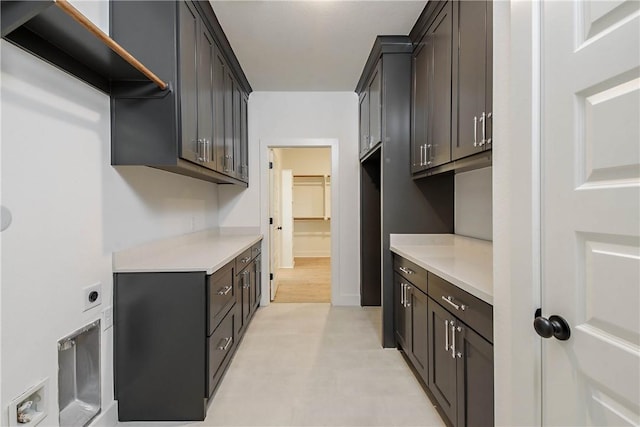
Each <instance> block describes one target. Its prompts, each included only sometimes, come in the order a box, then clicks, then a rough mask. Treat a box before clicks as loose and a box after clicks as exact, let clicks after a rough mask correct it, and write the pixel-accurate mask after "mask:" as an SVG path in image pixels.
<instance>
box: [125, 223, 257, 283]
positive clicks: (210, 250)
mask: <svg viewBox="0 0 640 427" xmlns="http://www.w3.org/2000/svg"><path fill="white" fill-rule="evenodd" d="M261 239H262V235H261V234H258V233H255V232H254V230H234V231H232V232H225V231H221V230H219V229H210V230H204V231H199V232H195V233H190V234H185V235H182V236H178V237H172V238H168V239H163V240H159V241H157V242H152V243H147V244H144V245H141V246H136V247H134V248H131V249H126V250H123V251H120V252H115V253H114V254H113V272H114V273H141V272H176V271H206V274H213V273H214V272H215V271H216V270H218V269H220V268H221V267H223V266H224V265H225V264H227V263H228V262H229V261H231V260H233V259H234V258H235V257H236V256H238V255H240V254H241V253H242V252H243V251H245V250H246V249H248V248H250V247H251V246H252V245H254V244H255V243H257V242H259V241H260V240H261Z"/></svg>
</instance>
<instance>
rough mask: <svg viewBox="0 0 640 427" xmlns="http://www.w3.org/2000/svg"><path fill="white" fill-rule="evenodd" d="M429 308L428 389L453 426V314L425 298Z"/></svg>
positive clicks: (454, 409) (455, 386) (455, 412)
mask: <svg viewBox="0 0 640 427" xmlns="http://www.w3.org/2000/svg"><path fill="white" fill-rule="evenodd" d="M428 311H429V390H431V393H433V396H434V397H435V399H436V401H437V402H438V404H439V405H440V407H441V408H442V411H443V412H444V413H445V415H446V416H447V417H448V418H449V421H450V422H451V424H453V425H454V426H455V425H457V424H456V415H457V398H458V396H457V382H456V375H457V372H456V370H457V366H456V365H457V360H456V359H457V358H456V357H455V355H452V354H453V353H452V351H453V347H452V344H453V342H452V340H451V338H452V336H453V333H452V330H451V329H452V324H454V325H455V317H454V316H453V315H452V314H451V313H449V312H448V311H446V310H445V309H444V308H442V307H441V306H440V305H439V304H437V303H435V302H434V301H433V300H432V299H429V301H428Z"/></svg>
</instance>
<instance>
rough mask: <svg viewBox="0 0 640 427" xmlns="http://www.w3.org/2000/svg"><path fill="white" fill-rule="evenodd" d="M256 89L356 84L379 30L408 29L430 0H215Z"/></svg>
mask: <svg viewBox="0 0 640 427" xmlns="http://www.w3.org/2000/svg"><path fill="white" fill-rule="evenodd" d="M210 2H211V4H212V6H213V10H214V11H215V13H216V16H217V17H218V20H219V21H220V25H221V26H222V29H223V30H224V32H225V34H226V35H227V38H228V39H229V42H230V43H231V47H232V48H233V51H234V52H235V54H236V56H237V57H238V60H239V62H240V65H241V66H242V69H243V70H244V72H245V74H246V75H247V78H248V79H249V83H250V84H251V86H252V87H253V90H254V91H353V90H354V89H355V86H356V84H357V82H358V79H359V78H360V74H361V73H362V69H363V67H364V64H365V62H366V60H367V57H368V55H369V52H370V50H371V47H372V46H373V42H374V40H375V37H376V36H377V35H379V34H380V35H407V34H408V33H409V31H410V30H411V28H412V27H413V24H414V23H415V22H416V19H417V18H418V16H419V15H420V12H422V9H423V8H424V6H425V4H426V3H427V2H426V0H411V1H404V0H397V1H342V0H298V1H277V0H261V1H245V0H210Z"/></svg>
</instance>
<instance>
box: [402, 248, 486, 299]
mask: <svg viewBox="0 0 640 427" xmlns="http://www.w3.org/2000/svg"><path fill="white" fill-rule="evenodd" d="M390 250H391V252H393V253H396V254H398V255H400V256H401V257H403V258H406V259H407V260H409V261H411V262H413V263H414V264H417V265H418V266H420V267H422V268H424V269H425V270H427V271H430V272H431V273H433V274H435V275H437V276H439V277H441V278H442V279H444V280H446V281H448V282H450V283H451V284H453V285H455V286H457V287H458V288H460V289H462V290H463V291H465V292H468V293H469V294H471V295H473V296H474V297H476V298H479V299H481V300H482V301H484V302H486V303H487V304H490V305H491V306H493V296H492V295H489V294H487V293H486V292H484V291H482V290H480V289H478V288H477V287H475V286H474V285H473V284H471V283H468V282H465V281H464V280H461V279H459V278H457V277H455V276H452V275H451V274H449V273H447V272H446V271H443V270H441V269H439V268H437V267H434V266H433V265H431V264H428V263H426V262H425V261H424V260H421V259H418V258H416V257H414V256H413V255H411V254H410V253H408V252H405V251H403V250H402V249H401V248H398V247H396V246H390Z"/></svg>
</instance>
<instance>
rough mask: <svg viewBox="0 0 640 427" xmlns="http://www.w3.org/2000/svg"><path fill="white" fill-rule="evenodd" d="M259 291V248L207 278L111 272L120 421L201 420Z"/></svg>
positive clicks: (188, 274) (187, 274) (198, 274)
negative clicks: (112, 274)
mask: <svg viewBox="0 0 640 427" xmlns="http://www.w3.org/2000/svg"><path fill="white" fill-rule="evenodd" d="M240 266H242V267H240ZM238 267H240V268H242V270H241V272H240V274H236V271H237V269H238ZM259 286H260V243H256V244H255V245H254V246H253V247H251V248H249V249H247V250H246V251H245V252H243V253H242V254H241V255H240V256H238V257H237V258H236V259H235V260H232V261H230V262H229V263H228V264H226V265H225V266H223V267H221V268H219V269H218V270H217V271H216V272H214V273H213V274H211V275H207V274H206V272H205V271H193V272H139V273H116V274H114V290H113V305H114V371H115V374H114V380H115V398H116V400H118V419H119V420H120V421H201V420H203V419H204V417H205V416H206V413H207V405H208V404H209V402H210V401H211V399H212V398H213V395H214V393H215V391H216V388H217V387H218V386H219V385H220V382H221V380H222V377H223V376H224V373H225V372H226V370H227V367H228V366H229V364H230V362H231V359H232V357H233V354H234V352H235V350H236V349H237V348H238V344H239V342H240V340H241V339H242V334H243V333H244V331H245V330H246V328H247V325H248V324H249V322H250V321H251V318H252V316H253V314H254V313H255V311H256V308H257V307H258V305H259V302H260V300H259V298H260V295H261V292H260V290H259V289H257V288H259Z"/></svg>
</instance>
